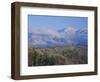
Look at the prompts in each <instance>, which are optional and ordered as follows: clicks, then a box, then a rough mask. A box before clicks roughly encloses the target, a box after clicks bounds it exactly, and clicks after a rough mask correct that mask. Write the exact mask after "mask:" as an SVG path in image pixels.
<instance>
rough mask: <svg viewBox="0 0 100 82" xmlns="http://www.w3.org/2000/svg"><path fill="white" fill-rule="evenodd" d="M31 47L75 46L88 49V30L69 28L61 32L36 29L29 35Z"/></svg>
mask: <svg viewBox="0 0 100 82" xmlns="http://www.w3.org/2000/svg"><path fill="white" fill-rule="evenodd" d="M28 44H29V47H33V48H48V47H56V46H65V45H74V46H78V47H87V29H76V28H74V27H67V28H63V29H60V30H53V29H49V28H48V29H34V30H32V31H30V32H29V33H28Z"/></svg>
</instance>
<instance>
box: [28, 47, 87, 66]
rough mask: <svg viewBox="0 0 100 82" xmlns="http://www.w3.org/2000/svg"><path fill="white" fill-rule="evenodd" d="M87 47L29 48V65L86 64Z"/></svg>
mask: <svg viewBox="0 0 100 82" xmlns="http://www.w3.org/2000/svg"><path fill="white" fill-rule="evenodd" d="M86 63H87V49H84V48H78V47H74V46H65V47H56V48H29V49H28V65H29V66H47V65H68V64H86Z"/></svg>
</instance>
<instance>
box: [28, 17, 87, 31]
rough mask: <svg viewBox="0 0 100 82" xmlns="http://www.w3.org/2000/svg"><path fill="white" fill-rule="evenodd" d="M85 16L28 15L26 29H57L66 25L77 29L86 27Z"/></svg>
mask: <svg viewBox="0 0 100 82" xmlns="http://www.w3.org/2000/svg"><path fill="white" fill-rule="evenodd" d="M87 23H88V18H87V17H70V16H39V15H29V16H28V29H29V30H33V29H37V28H38V29H42V28H51V29H54V30H59V29H62V28H67V27H74V28H76V29H77V28H78V29H82V28H87V25H88V24H87Z"/></svg>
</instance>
